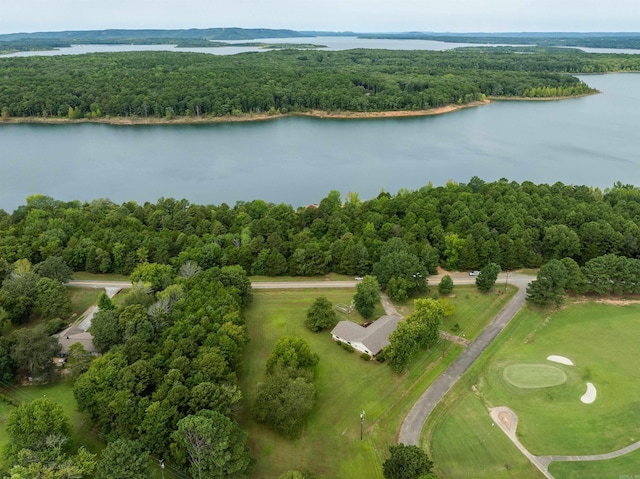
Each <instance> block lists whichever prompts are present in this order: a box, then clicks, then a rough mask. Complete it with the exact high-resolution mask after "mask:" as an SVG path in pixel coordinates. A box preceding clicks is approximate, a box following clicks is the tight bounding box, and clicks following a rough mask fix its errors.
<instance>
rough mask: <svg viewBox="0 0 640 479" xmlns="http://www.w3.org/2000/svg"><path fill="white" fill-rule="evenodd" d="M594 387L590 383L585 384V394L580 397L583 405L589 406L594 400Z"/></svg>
mask: <svg viewBox="0 0 640 479" xmlns="http://www.w3.org/2000/svg"><path fill="white" fill-rule="evenodd" d="M596 394H597V393H596V387H595V386H594V385H593V384H592V383H587V392H586V393H584V394H583V395H582V397H581V398H580V401H582V402H583V403H585V404H591V403H592V402H593V401H595V400H596Z"/></svg>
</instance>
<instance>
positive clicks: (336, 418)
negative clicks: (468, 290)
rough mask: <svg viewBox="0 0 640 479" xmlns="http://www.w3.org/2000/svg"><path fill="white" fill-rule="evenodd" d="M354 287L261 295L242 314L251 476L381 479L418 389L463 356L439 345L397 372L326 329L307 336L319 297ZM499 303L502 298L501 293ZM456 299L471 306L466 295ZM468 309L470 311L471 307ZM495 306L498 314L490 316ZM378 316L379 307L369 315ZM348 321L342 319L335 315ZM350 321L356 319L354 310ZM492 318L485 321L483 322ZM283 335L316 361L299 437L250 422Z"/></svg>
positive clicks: (345, 297) (341, 294) (338, 296)
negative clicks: (296, 473)
mask: <svg viewBox="0 0 640 479" xmlns="http://www.w3.org/2000/svg"><path fill="white" fill-rule="evenodd" d="M353 294H354V290H340V289H337V290H327V289H318V290H260V291H254V302H253V304H252V305H250V306H249V307H248V308H247V310H246V311H245V314H246V317H247V328H248V332H249V336H250V338H251V340H250V342H249V344H248V345H247V348H246V355H245V357H246V360H245V365H244V369H243V372H242V374H241V375H240V380H241V381H240V383H241V387H242V392H243V394H244V401H243V406H244V407H243V413H242V414H241V417H240V420H241V423H242V425H243V427H244V428H246V429H247V430H248V431H249V439H250V443H251V447H252V451H253V454H254V456H255V457H256V459H257V463H256V469H255V473H254V477H255V478H265V479H267V478H269V479H271V478H274V477H278V475H280V474H281V473H282V472H284V471H286V470H289V469H298V470H305V469H307V470H309V471H312V472H314V473H316V474H324V475H325V476H326V477H328V478H329V477H331V478H336V479H341V478H345V479H347V478H349V479H350V478H353V477H366V478H372V479H375V478H381V477H382V468H381V464H382V462H383V461H384V459H385V458H386V456H387V454H388V446H389V445H392V444H396V443H397V431H398V428H399V426H400V424H401V422H402V420H403V418H404V416H405V415H406V413H407V412H408V411H409V410H410V408H411V406H413V404H414V402H415V401H416V399H417V398H418V397H419V396H420V394H422V392H423V391H424V390H425V389H426V388H427V387H428V386H429V385H430V384H431V383H432V382H433V381H434V380H435V379H436V378H437V377H438V376H439V375H440V374H441V373H442V372H443V371H444V369H446V366H448V364H450V363H451V362H452V361H453V360H454V359H455V358H456V357H457V356H458V355H459V353H460V352H461V351H462V348H461V347H459V346H452V345H449V343H446V344H447V348H446V354H445V358H444V360H443V359H442V352H443V344H444V343H440V345H438V346H437V347H435V348H434V349H432V350H431V351H429V352H428V351H422V352H420V353H418V354H416V355H415V357H414V358H412V362H411V364H410V366H409V369H408V370H407V371H406V372H405V373H403V374H402V375H396V374H394V373H393V372H392V371H391V369H390V368H389V367H388V366H387V365H384V364H380V363H377V362H376V361H363V360H362V359H360V358H359V357H358V354H357V353H347V352H346V351H344V350H343V349H342V348H340V347H338V346H337V345H336V343H334V342H333V341H332V340H331V335H330V334H329V332H328V331H325V332H322V333H312V332H311V331H309V330H308V329H307V328H306V327H305V326H304V319H305V313H306V310H307V309H308V308H309V306H310V305H311V303H312V302H313V301H314V300H315V298H316V297H318V296H322V295H324V296H327V297H328V298H329V300H330V301H332V302H333V303H334V304H336V303H346V304H349V303H350V302H351V299H352V297H353ZM503 298H504V299H503V303H502V306H503V305H504V303H506V298H505V297H504V295H503ZM460 300H461V301H462V300H463V301H473V299H471V298H466V299H462V298H461V299H460ZM476 306H477V311H478V316H479V317H480V318H481V320H482V321H487V318H486V316H487V315H489V314H494V315H495V314H497V312H498V311H499V310H500V309H501V306H500V307H498V306H496V307H495V308H482V307H480V306H478V303H476ZM469 307H472V306H469ZM494 309H496V311H495V313H494ZM382 314H384V312H383V310H382V308H381V306H380V307H379V308H378V309H377V311H376V313H375V315H376V317H377V316H380V315H382ZM338 316H339V318H341V319H346V318H347V316H346V315H340V314H339V315H338ZM348 318H349V319H350V320H352V321H354V322H361V321H362V318H360V317H359V315H358V314H357V312H355V311H354V312H353V313H351V314H350V315H349V316H348ZM489 319H490V318H489ZM284 335H291V336H297V337H301V338H303V339H305V340H306V341H307V342H308V343H309V344H310V346H311V349H312V350H313V351H314V352H316V353H317V354H318V355H319V356H320V362H319V363H318V366H317V368H316V386H317V391H318V404H317V405H316V407H315V408H314V410H313V411H312V413H311V416H310V418H309V420H308V422H307V426H306V429H305V431H304V432H303V435H302V436H301V438H299V439H297V440H293V441H291V440H288V439H285V438H282V437H281V436H278V435H277V434H274V433H273V432H271V431H270V430H269V429H268V428H266V427H264V426H262V425H260V424H257V423H255V422H254V421H253V420H252V419H251V417H250V414H249V409H250V405H251V404H252V402H253V398H254V396H255V391H256V386H257V384H258V382H260V381H262V380H263V379H264V366H265V363H266V360H267V357H268V356H269V354H270V353H271V350H272V349H273V346H274V344H275V343H276V341H277V340H278V338H280V337H281V336H284ZM362 410H364V411H365V424H364V429H365V430H364V440H363V441H360V412H361V411H362Z"/></svg>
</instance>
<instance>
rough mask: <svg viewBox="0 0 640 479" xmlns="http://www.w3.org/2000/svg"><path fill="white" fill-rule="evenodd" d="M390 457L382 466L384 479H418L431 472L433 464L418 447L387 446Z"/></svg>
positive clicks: (403, 445)
mask: <svg viewBox="0 0 640 479" xmlns="http://www.w3.org/2000/svg"><path fill="white" fill-rule="evenodd" d="M389 452H390V453H391V456H390V457H389V458H388V459H387V460H386V461H384V463H383V464H382V474H383V475H384V478H385V479H420V478H422V477H425V476H426V475H427V474H429V472H430V471H431V467H433V462H431V460H430V459H429V457H428V456H427V453H426V452H424V450H422V449H421V448H419V447H418V446H407V445H405V444H399V445H397V446H389Z"/></svg>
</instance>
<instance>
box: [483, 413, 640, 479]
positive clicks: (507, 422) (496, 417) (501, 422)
mask: <svg viewBox="0 0 640 479" xmlns="http://www.w3.org/2000/svg"><path fill="white" fill-rule="evenodd" d="M489 414H490V415H491V419H493V421H494V423H495V424H497V425H498V426H500V429H502V431H504V433H505V434H506V435H507V437H509V439H511V442H513V444H514V445H515V446H516V447H517V448H518V449H519V450H520V452H522V454H524V456H525V457H526V458H527V459H529V461H530V462H531V464H533V465H534V466H536V467H537V468H538V470H539V471H540V472H541V473H542V474H543V475H544V476H545V477H546V478H547V479H555V478H554V477H553V475H551V473H550V472H549V464H551V463H552V462H554V461H558V462H581V461H602V460H605V459H615V458H616V457H620V456H624V455H625V454H629V453H630V452H633V451H636V450H638V449H640V441H637V442H634V443H633V444H629V445H628V446H625V447H623V448H621V449H618V450H617V451H612V452H607V453H605V454H592V455H586V456H534V455H533V454H531V453H530V452H529V450H528V449H527V448H526V447H524V445H523V444H522V443H521V442H520V439H518V436H517V435H516V430H517V428H518V416H517V414H516V413H515V412H514V411H513V410H512V409H509V408H508V407H504V406H500V407H494V408H491V409H490V410H489Z"/></svg>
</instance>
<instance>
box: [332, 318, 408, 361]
mask: <svg viewBox="0 0 640 479" xmlns="http://www.w3.org/2000/svg"><path fill="white" fill-rule="evenodd" d="M402 319H403V318H402V317H400V316H381V317H380V318H378V320H377V321H374V322H373V323H371V324H370V325H369V326H367V327H364V326H360V325H358V324H356V323H353V322H351V321H340V322H339V323H338V324H337V325H336V327H335V328H333V331H331V336H332V338H333V339H334V340H335V341H340V342H343V343H347V344H350V345H351V346H352V347H353V349H356V350H358V351H360V352H361V353H366V354H368V355H369V356H371V357H373V356H375V355H376V354H378V353H379V352H380V351H382V348H384V347H385V346H386V345H387V344H389V336H390V335H391V333H393V332H394V331H395V330H396V327H397V326H398V323H399V322H400V321H402Z"/></svg>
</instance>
